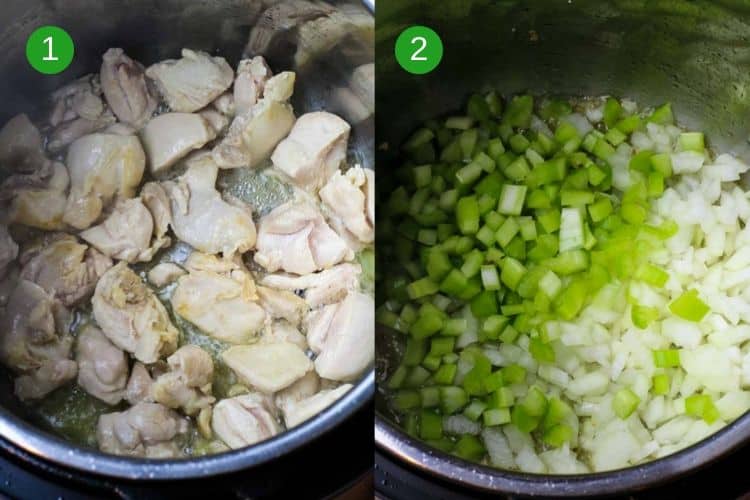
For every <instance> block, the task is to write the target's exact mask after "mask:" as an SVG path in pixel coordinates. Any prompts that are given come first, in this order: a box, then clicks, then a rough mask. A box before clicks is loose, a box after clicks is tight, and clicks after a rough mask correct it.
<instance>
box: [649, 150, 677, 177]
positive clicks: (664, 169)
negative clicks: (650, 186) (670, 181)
mask: <svg viewBox="0 0 750 500" xmlns="http://www.w3.org/2000/svg"><path fill="white" fill-rule="evenodd" d="M650 160H651V168H653V169H654V170H655V171H657V172H659V173H660V174H661V175H663V176H664V178H669V177H671V176H672V157H671V156H670V154H669V153H657V154H655V155H653V156H652V157H651V158H650Z"/></svg>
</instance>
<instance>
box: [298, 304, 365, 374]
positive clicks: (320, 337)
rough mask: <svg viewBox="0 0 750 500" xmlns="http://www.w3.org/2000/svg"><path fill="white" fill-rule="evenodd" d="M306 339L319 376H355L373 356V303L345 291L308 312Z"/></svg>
mask: <svg viewBox="0 0 750 500" xmlns="http://www.w3.org/2000/svg"><path fill="white" fill-rule="evenodd" d="M307 341H308V343H309V344H310V348H311V349H312V350H313V352H315V353H318V356H317V357H316V358H315V370H316V371H317V372H318V375H320V376H321V377H323V378H327V379H330V380H338V381H351V380H355V379H356V378H357V377H358V376H359V375H360V374H361V373H362V372H363V371H364V370H365V369H366V368H367V367H368V366H369V365H370V364H371V363H372V362H373V359H374V358H375V304H374V302H373V300H372V297H370V296H369V295H365V294H363V293H359V292H349V293H348V294H347V296H346V298H345V299H344V300H342V301H341V302H339V303H338V304H333V305H328V306H326V307H324V308H322V309H320V310H318V311H315V312H314V313H312V314H310V315H309V316H308V322H307Z"/></svg>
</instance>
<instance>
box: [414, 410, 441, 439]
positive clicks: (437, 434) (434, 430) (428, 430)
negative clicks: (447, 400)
mask: <svg viewBox="0 0 750 500" xmlns="http://www.w3.org/2000/svg"><path fill="white" fill-rule="evenodd" d="M419 437H420V438H422V439H440V438H441V437H443V417H441V416H440V415H438V414H437V413H433V412H432V411H430V410H422V412H421V413H420V418H419Z"/></svg>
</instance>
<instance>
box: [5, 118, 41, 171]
mask: <svg viewBox="0 0 750 500" xmlns="http://www.w3.org/2000/svg"><path fill="white" fill-rule="evenodd" d="M45 162H46V158H45V157H44V152H43V150H42V135H41V134H40V133H39V129H37V128H36V126H35V125H34V124H33V123H31V120H29V117H28V116H26V115H25V114H20V115H16V116H14V117H13V118H11V119H10V120H8V122H7V123H6V124H5V125H3V128H2V129H0V163H2V164H3V165H4V166H6V167H7V168H10V169H11V170H14V171H21V172H28V171H33V170H36V169H38V168H39V167H40V166H41V165H42V164H43V163H45Z"/></svg>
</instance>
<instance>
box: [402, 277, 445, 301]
mask: <svg viewBox="0 0 750 500" xmlns="http://www.w3.org/2000/svg"><path fill="white" fill-rule="evenodd" d="M438 289H439V285H438V284H437V283H435V282H434V281H432V280H431V279H429V278H421V279H418V280H416V281H413V282H411V283H409V285H408V286H407V287H406V292H407V293H408V294H409V298H410V299H418V298H421V297H425V296H427V295H433V294H435V293H437V291H438Z"/></svg>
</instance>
